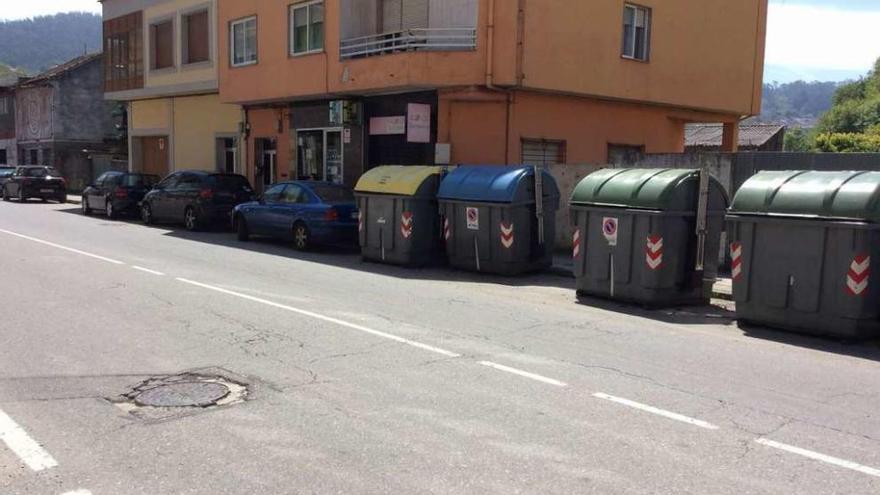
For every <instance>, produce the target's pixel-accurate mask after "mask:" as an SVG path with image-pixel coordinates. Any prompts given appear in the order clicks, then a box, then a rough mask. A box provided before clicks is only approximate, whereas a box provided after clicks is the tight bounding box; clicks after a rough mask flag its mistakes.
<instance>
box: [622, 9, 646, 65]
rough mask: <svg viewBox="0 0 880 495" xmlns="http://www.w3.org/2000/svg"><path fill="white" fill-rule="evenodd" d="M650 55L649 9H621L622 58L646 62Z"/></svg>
mask: <svg viewBox="0 0 880 495" xmlns="http://www.w3.org/2000/svg"><path fill="white" fill-rule="evenodd" d="M650 53H651V9H649V8H646V7H639V6H636V5H630V4H627V5H625V6H624V7H623V51H622V54H623V57H624V58H631V59H633V60H643V61H647V60H648V56H649V55H650Z"/></svg>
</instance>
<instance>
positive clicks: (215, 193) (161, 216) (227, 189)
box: [141, 171, 254, 230]
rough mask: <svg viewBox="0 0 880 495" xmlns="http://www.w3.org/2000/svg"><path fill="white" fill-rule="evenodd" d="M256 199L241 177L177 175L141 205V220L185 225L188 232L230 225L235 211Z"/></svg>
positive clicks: (149, 194)
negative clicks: (216, 225)
mask: <svg viewBox="0 0 880 495" xmlns="http://www.w3.org/2000/svg"><path fill="white" fill-rule="evenodd" d="M253 199H254V191H253V189H252V188H251V185H250V183H248V180H247V179H246V178H245V177H244V176H242V175H238V174H217V173H211V172H203V171H181V172H175V173H173V174H171V175H169V176H168V177H166V178H165V179H163V180H162V182H160V183H158V184H156V186H155V187H153V189H152V190H151V191H150V192H148V193H147V195H146V196H145V197H144V199H143V201H141V220H143V221H144V223H147V224H151V223H154V222H173V223H182V224H183V225H184V226H186V228H187V230H198V229H200V228H202V227H204V226H207V225H210V224H215V223H223V224H225V225H231V213H232V209H233V208H235V207H236V206H237V205H239V204H241V203H246V202H248V201H252V200H253Z"/></svg>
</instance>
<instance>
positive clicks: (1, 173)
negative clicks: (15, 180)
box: [0, 167, 15, 177]
mask: <svg viewBox="0 0 880 495" xmlns="http://www.w3.org/2000/svg"><path fill="white" fill-rule="evenodd" d="M13 172H15V169H14V168H11V167H0V177H9V176H10V175H12V173H13Z"/></svg>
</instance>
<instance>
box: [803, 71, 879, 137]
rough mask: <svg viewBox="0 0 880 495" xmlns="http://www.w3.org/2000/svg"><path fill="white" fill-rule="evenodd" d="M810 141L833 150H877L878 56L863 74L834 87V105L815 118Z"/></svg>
mask: <svg viewBox="0 0 880 495" xmlns="http://www.w3.org/2000/svg"><path fill="white" fill-rule="evenodd" d="M814 145H815V148H816V149H817V150H819V151H826V152H834V153H847V152H872V153H873V152H880V59H878V60H877V62H876V63H875V64H874V69H873V70H872V71H871V72H869V73H868V75H867V76H865V77H863V78H861V79H859V80H858V81H854V82H852V83H848V84H844V85H842V86H841V87H840V88H838V90H837V92H836V93H835V94H834V105H833V106H832V107H831V109H830V110H828V112H826V113H825V114H824V115H823V116H822V118H821V119H820V120H819V125H818V126H817V128H816V136H815V139H814Z"/></svg>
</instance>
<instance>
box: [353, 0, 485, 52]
mask: <svg viewBox="0 0 880 495" xmlns="http://www.w3.org/2000/svg"><path fill="white" fill-rule="evenodd" d="M340 4H341V5H340V7H341V9H340V10H341V16H340V33H341V39H340V42H339V53H340V58H341V59H343V60H345V59H352V58H361V57H372V56H379V55H388V54H394V53H405V52H418V51H433V52H437V51H474V50H476V48H477V30H476V25H477V7H478V1H477V0H443V1H439V0H341V2H340Z"/></svg>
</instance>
